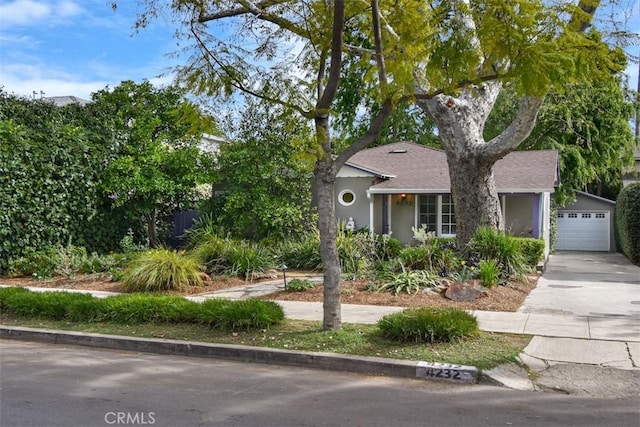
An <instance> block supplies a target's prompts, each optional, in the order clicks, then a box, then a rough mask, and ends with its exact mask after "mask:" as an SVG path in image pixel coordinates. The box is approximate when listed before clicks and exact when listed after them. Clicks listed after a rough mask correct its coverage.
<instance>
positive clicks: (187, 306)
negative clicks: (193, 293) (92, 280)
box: [76, 294, 200, 324]
mask: <svg viewBox="0 0 640 427" xmlns="http://www.w3.org/2000/svg"><path fill="white" fill-rule="evenodd" d="M94 307H95V308H97V310H96V312H97V313H98V315H97V316H96V318H94V319H92V320H93V321H108V322H116V323H125V324H127V323H132V324H136V323H146V322H157V323H195V322H197V321H198V311H199V308H200V305H199V304H198V303H196V302H193V301H189V300H187V299H184V298H181V297H177V296H168V295H162V296H153V297H150V296H148V295H143V294H139V295H118V296H114V297H109V298H104V299H102V300H98V301H94ZM76 321H78V320H76ZM87 321H90V320H87Z"/></svg>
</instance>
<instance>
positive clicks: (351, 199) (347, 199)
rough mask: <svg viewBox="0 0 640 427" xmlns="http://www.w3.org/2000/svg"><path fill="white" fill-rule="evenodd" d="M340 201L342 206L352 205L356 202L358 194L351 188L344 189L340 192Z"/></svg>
mask: <svg viewBox="0 0 640 427" xmlns="http://www.w3.org/2000/svg"><path fill="white" fill-rule="evenodd" d="M338 201H339V202H340V204H341V205H342V206H351V205H353V204H354V203H355V202H356V194H355V193H354V192H353V191H351V190H342V191H341V192H340V194H338Z"/></svg>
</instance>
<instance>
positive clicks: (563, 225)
mask: <svg viewBox="0 0 640 427" xmlns="http://www.w3.org/2000/svg"><path fill="white" fill-rule="evenodd" d="M614 208H615V202H614V201H612V200H608V199H604V198H602V197H598V196H594V195H592V194H588V193H583V192H579V193H578V194H577V195H576V201H575V203H573V204H571V205H567V206H565V207H564V208H563V209H560V210H558V217H557V224H556V225H557V229H556V230H557V232H556V250H559V251H603V252H611V251H614V252H615V250H616V245H615V241H614V232H613V214H614Z"/></svg>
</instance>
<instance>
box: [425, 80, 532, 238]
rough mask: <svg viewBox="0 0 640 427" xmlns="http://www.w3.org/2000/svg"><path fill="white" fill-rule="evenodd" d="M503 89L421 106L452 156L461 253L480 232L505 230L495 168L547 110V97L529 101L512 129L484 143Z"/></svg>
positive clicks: (484, 88)
mask: <svg viewBox="0 0 640 427" xmlns="http://www.w3.org/2000/svg"><path fill="white" fill-rule="evenodd" d="M500 89H501V84H500V83H498V82H489V83H485V84H483V85H481V86H474V87H470V88H468V89H465V90H464V91H463V92H462V94H461V95H460V96H459V97H457V98H454V97H452V96H446V95H438V96H436V97H434V98H432V99H428V100H420V101H418V105H419V106H420V107H421V108H422V109H423V110H425V111H426V112H428V113H429V114H430V115H431V116H432V117H433V118H434V120H435V122H436V124H437V126H438V132H439V136H440V140H441V141H442V145H443V147H444V150H445V152H446V155H447V162H448V164H449V178H450V180H451V194H452V197H453V202H454V205H455V211H456V227H457V228H456V236H457V239H458V247H459V248H461V249H462V248H463V247H464V245H466V244H467V243H468V242H469V240H470V239H471V237H472V236H473V233H474V232H475V230H476V229H477V228H478V227H480V226H489V227H493V228H497V229H501V228H503V221H504V220H503V217H502V210H501V207H500V199H499V197H498V192H497V190H496V185H495V181H494V177H493V166H494V165H495V162H496V161H498V160H499V159H500V158H502V157H504V156H505V155H506V154H508V153H509V152H510V151H512V150H514V149H515V148H516V147H517V146H518V145H520V143H522V141H524V139H525V138H526V137H527V136H529V134H530V133H531V131H532V130H533V127H534V126H535V122H536V117H537V114H538V110H539V109H540V106H541V105H542V98H539V97H525V98H524V99H523V100H522V102H521V104H520V109H519V111H518V114H517V116H516V118H515V119H514V121H513V122H512V123H511V125H510V126H509V127H507V128H506V129H505V130H504V131H503V132H502V133H501V134H500V135H498V136H497V137H496V138H494V139H492V140H491V141H485V139H484V137H483V131H484V125H485V123H486V121H487V118H488V117H489V114H490V113H491V110H492V109H493V106H494V104H495V101H496V99H497V97H498V94H499V93H500Z"/></svg>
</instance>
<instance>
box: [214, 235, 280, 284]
mask: <svg viewBox="0 0 640 427" xmlns="http://www.w3.org/2000/svg"><path fill="white" fill-rule="evenodd" d="M224 264H225V267H226V268H225V270H224V273H225V274H229V275H233V276H244V278H245V280H249V279H250V278H251V275H252V273H263V272H265V271H266V270H268V269H270V268H273V267H274V257H273V255H272V254H271V252H269V250H268V249H267V248H265V247H264V246H261V245H259V244H257V243H248V242H245V241H242V240H229V241H228V242H227V248H226V250H225V253H224Z"/></svg>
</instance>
